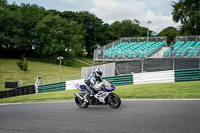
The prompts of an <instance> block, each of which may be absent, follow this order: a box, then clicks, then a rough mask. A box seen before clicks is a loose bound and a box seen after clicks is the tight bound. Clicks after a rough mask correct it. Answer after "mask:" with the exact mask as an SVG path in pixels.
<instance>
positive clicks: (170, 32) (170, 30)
mask: <svg viewBox="0 0 200 133" xmlns="http://www.w3.org/2000/svg"><path fill="white" fill-rule="evenodd" d="M178 35H180V31H179V30H177V29H176V28H174V27H167V28H165V29H163V30H162V31H161V32H160V33H159V34H158V36H167V44H168V45H169V44H170V43H171V42H175V38H176V36H178Z"/></svg>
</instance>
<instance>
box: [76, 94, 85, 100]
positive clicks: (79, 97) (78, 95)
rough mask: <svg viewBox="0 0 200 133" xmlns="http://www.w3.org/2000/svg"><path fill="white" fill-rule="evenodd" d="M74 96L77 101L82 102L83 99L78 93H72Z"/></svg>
mask: <svg viewBox="0 0 200 133" xmlns="http://www.w3.org/2000/svg"><path fill="white" fill-rule="evenodd" d="M74 95H75V96H77V97H78V98H79V99H81V100H83V98H82V97H81V96H80V95H79V94H78V93H74Z"/></svg>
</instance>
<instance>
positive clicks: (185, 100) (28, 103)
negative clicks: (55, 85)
mask: <svg viewBox="0 0 200 133" xmlns="http://www.w3.org/2000/svg"><path fill="white" fill-rule="evenodd" d="M122 101H200V99H122ZM72 102H74V101H56V102H34V103H5V104H0V106H3V105H19V104H41V103H72Z"/></svg>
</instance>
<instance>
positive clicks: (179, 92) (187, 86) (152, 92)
mask: <svg viewBox="0 0 200 133" xmlns="http://www.w3.org/2000/svg"><path fill="white" fill-rule="evenodd" d="M75 92H79V91H78V90H68V91H59V92H49V93H40V94H31V95H25V96H17V97H11V98H4V99H0V103H27V102H47V101H62V100H72V99H74V93H75ZM114 93H116V94H118V95H119V96H120V97H121V98H122V99H200V81H190V82H176V83H160V84H142V85H124V86H117V87H116V90H115V91H114Z"/></svg>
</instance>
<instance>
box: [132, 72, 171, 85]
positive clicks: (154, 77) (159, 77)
mask: <svg viewBox="0 0 200 133" xmlns="http://www.w3.org/2000/svg"><path fill="white" fill-rule="evenodd" d="M169 82H175V78H174V70H168V71H157V72H145V73H137V74H133V84H149V83H169Z"/></svg>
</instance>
